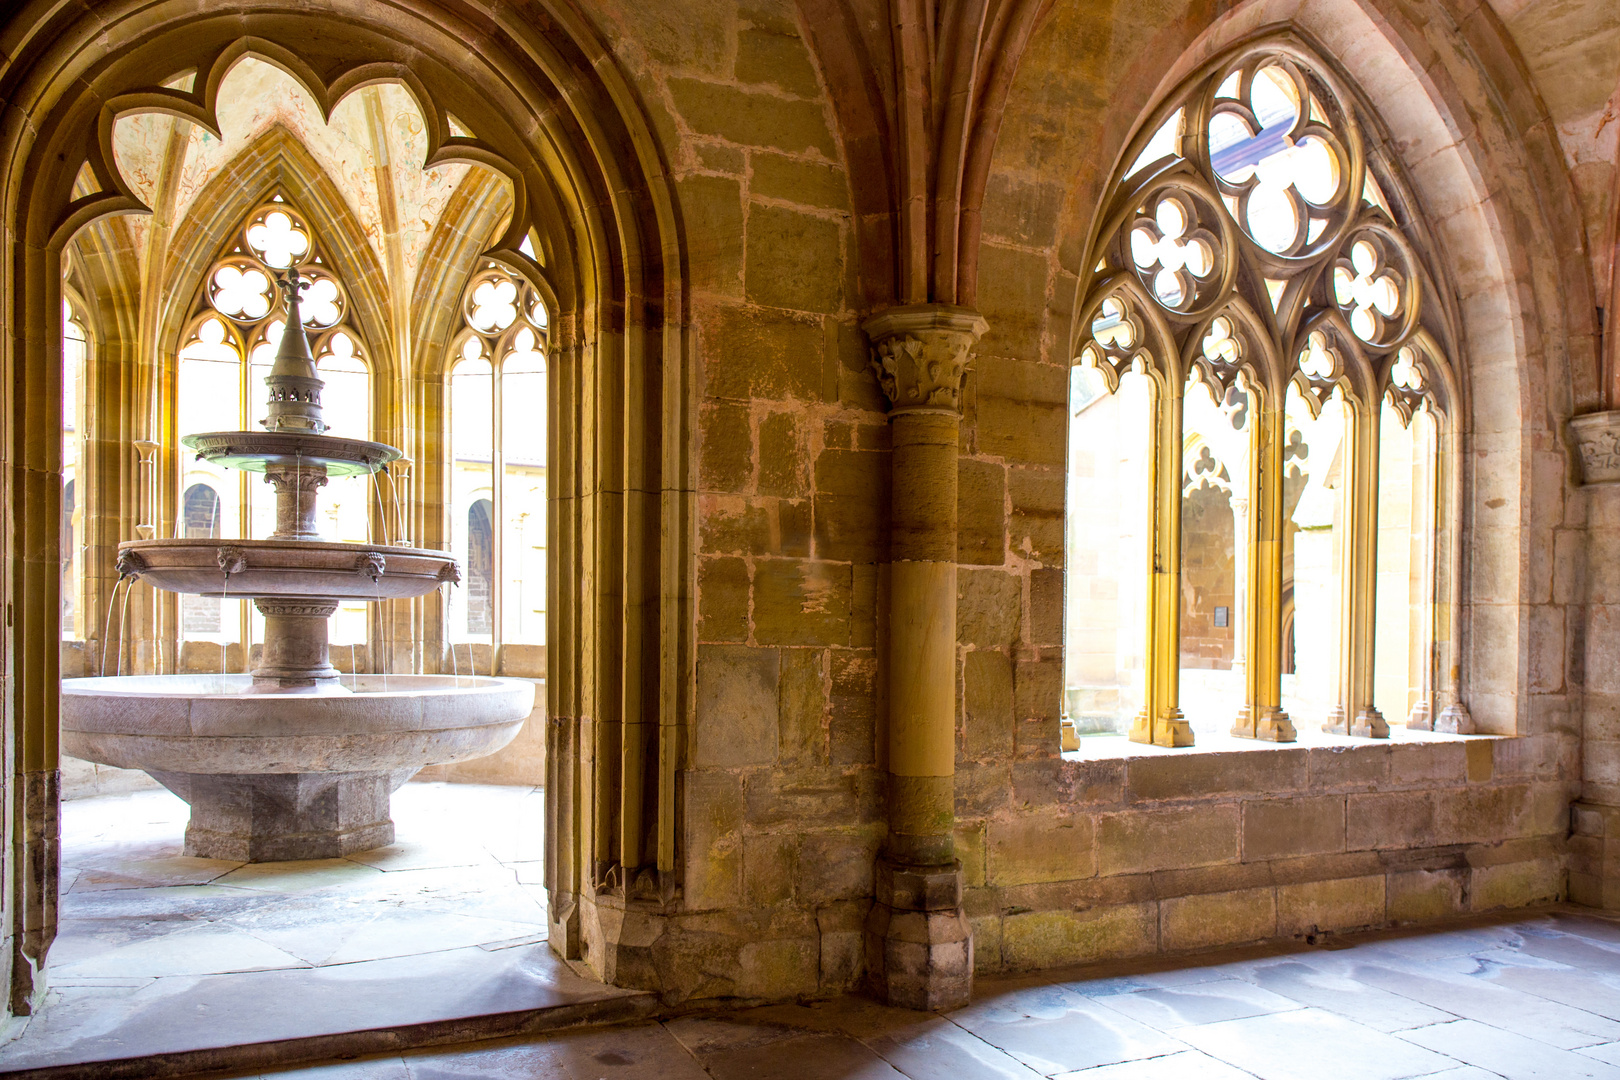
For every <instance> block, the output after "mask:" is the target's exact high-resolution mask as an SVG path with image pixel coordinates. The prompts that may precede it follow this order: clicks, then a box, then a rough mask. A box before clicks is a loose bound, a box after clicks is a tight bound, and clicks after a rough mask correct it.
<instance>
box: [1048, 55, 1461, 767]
mask: <svg viewBox="0 0 1620 1080" xmlns="http://www.w3.org/2000/svg"><path fill="white" fill-rule="evenodd" d="M1364 115H1365V112H1364V110H1363V109H1362V107H1361V106H1360V105H1359V104H1358V103H1357V99H1356V98H1355V97H1354V95H1353V94H1352V93H1351V92H1350V90H1349V89H1348V88H1347V87H1346V86H1344V85H1343V84H1342V83H1341V82H1340V80H1339V79H1338V77H1337V76H1335V75H1334V74H1333V73H1332V71H1331V69H1330V68H1329V67H1328V66H1327V65H1325V64H1323V63H1322V62H1321V61H1319V60H1318V59H1317V58H1315V57H1312V56H1310V55H1309V54H1308V53H1306V52H1305V51H1304V50H1303V49H1301V48H1299V47H1297V46H1296V45H1294V44H1293V43H1291V42H1290V43H1284V42H1280V41H1278V42H1272V43H1262V44H1257V45H1254V46H1251V47H1248V48H1246V49H1245V50H1243V51H1241V52H1239V53H1237V54H1235V55H1233V56H1230V57H1228V58H1227V59H1225V60H1222V61H1217V62H1216V63H1214V64H1212V65H1211V66H1209V67H1207V68H1206V69H1205V70H1204V71H1203V72H1202V73H1200V74H1199V75H1197V76H1195V77H1194V78H1193V79H1192V80H1191V81H1190V82H1189V83H1188V84H1187V85H1185V86H1184V87H1183V88H1182V89H1181V90H1180V91H1179V92H1178V93H1177V94H1176V95H1174V96H1173V97H1172V98H1170V99H1169V100H1168V101H1167V102H1166V103H1165V104H1164V105H1162V106H1161V107H1160V108H1159V109H1158V110H1157V112H1156V114H1155V116H1154V118H1153V119H1152V121H1151V122H1150V123H1149V124H1146V125H1144V126H1143V130H1142V132H1141V133H1140V134H1139V135H1138V136H1137V138H1136V141H1135V143H1134V145H1133V146H1132V147H1131V152H1130V153H1128V154H1127V155H1126V157H1125V160H1127V161H1129V162H1131V164H1130V165H1129V166H1128V167H1126V168H1125V169H1124V170H1123V171H1122V172H1121V174H1120V175H1119V176H1118V178H1117V179H1116V180H1115V182H1114V184H1113V186H1112V188H1111V191H1110V194H1109V195H1108V197H1107V199H1106V201H1105V203H1104V206H1105V210H1104V215H1103V217H1102V219H1101V228H1100V230H1099V232H1098V234H1097V239H1096V241H1095V243H1094V244H1093V247H1092V255H1091V257H1090V259H1089V260H1088V262H1089V263H1090V265H1091V266H1092V268H1093V269H1092V274H1091V278H1090V283H1089V285H1088V286H1087V291H1086V293H1085V296H1084V300H1083V303H1082V307H1081V316H1082V317H1081V320H1080V321H1079V323H1078V324H1077V325H1079V326H1080V327H1083V328H1084V329H1083V332H1082V333H1081V334H1080V335H1079V337H1078V340H1077V341H1076V345H1075V350H1074V355H1075V357H1076V365H1077V368H1076V371H1075V373H1074V377H1073V378H1072V379H1071V396H1070V404H1071V408H1070V413H1071V430H1070V480H1069V523H1070V524H1069V528H1068V545H1069V551H1068V560H1067V564H1066V565H1067V566H1068V588H1067V599H1066V619H1067V629H1066V641H1065V644H1066V649H1065V695H1064V710H1065V719H1066V721H1067V723H1068V724H1069V725H1070V727H1071V730H1073V731H1075V732H1078V733H1081V734H1084V733H1085V732H1087V731H1125V730H1127V729H1128V730H1129V733H1130V735H1131V737H1132V738H1133V739H1135V740H1137V741H1144V742H1154V743H1158V744H1160V745H1169V746H1184V745H1190V744H1191V743H1192V742H1193V740H1194V735H1195V733H1207V734H1214V733H1216V732H1225V731H1227V730H1228V729H1230V731H1231V733H1232V734H1234V735H1240V736H1247V737H1251V738H1262V739H1274V740H1278V741H1291V740H1292V739H1294V738H1295V737H1296V736H1297V728H1296V726H1295V723H1296V721H1297V722H1301V723H1313V724H1320V725H1321V726H1322V727H1323V728H1324V730H1328V731H1335V732H1338V733H1341V734H1356V735H1369V736H1385V735H1387V734H1388V723H1390V722H1407V721H1409V722H1411V723H1412V724H1413V725H1414V726H1424V725H1427V724H1428V723H1429V722H1430V720H1431V717H1432V716H1433V710H1434V705H1435V695H1436V680H1437V678H1438V671H1437V664H1436V661H1435V654H1436V635H1437V633H1438V626H1439V624H1438V623H1437V616H1436V612H1437V610H1438V604H1439V600H1440V598H1439V595H1438V594H1439V587H1440V580H1441V577H1442V576H1443V575H1442V573H1441V568H1442V567H1443V566H1444V564H1445V559H1446V553H1445V552H1443V551H1441V550H1440V548H1439V543H1440V537H1441V536H1442V534H1443V533H1446V532H1447V530H1443V529H1442V528H1440V523H1442V522H1443V521H1444V520H1445V519H1446V516H1447V515H1448V513H1449V510H1448V509H1447V504H1446V503H1444V502H1443V500H1442V496H1443V494H1444V492H1445V490H1446V488H1447V485H1446V484H1445V483H1444V477H1443V475H1442V474H1443V473H1444V472H1445V471H1446V469H1447V468H1449V465H1448V459H1447V457H1446V455H1445V454H1444V453H1443V452H1442V450H1443V447H1444V445H1445V443H1446V433H1447V431H1448V416H1449V415H1450V413H1449V410H1450V407H1451V402H1452V394H1451V392H1450V389H1449V388H1450V387H1451V386H1452V385H1453V382H1452V374H1451V371H1452V368H1451V364H1450V351H1449V348H1448V345H1447V343H1448V342H1449V341H1451V340H1452V338H1451V335H1450V333H1449V329H1448V325H1447V323H1446V319H1445V316H1444V313H1443V311H1442V310H1441V307H1440V305H1438V304H1436V303H1433V302H1432V299H1431V298H1433V297H1435V296H1436V295H1438V291H1437V289H1436V287H1435V282H1436V281H1437V275H1436V274H1435V273H1434V272H1433V271H1432V269H1431V267H1430V266H1429V264H1428V263H1427V260H1426V257H1425V254H1424V252H1425V249H1426V244H1425V241H1424V236H1425V233H1424V229H1423V226H1422V223H1421V222H1420V221H1419V220H1418V218H1417V216H1416V214H1415V212H1414V209H1413V207H1414V204H1413V203H1412V201H1411V200H1410V199H1409V198H1408V197H1407V196H1406V195H1405V193H1404V191H1403V189H1402V187H1401V185H1400V184H1399V182H1398V179H1397V177H1396V176H1395V174H1394V173H1393V171H1392V170H1391V169H1390V168H1389V167H1388V166H1387V164H1386V161H1385V159H1384V158H1383V156H1382V151H1381V149H1380V148H1379V147H1377V146H1375V145H1373V144H1370V143H1369V142H1368V140H1367V137H1366V132H1367V130H1369V125H1366V124H1364V123H1363V122H1362V120H1361V117H1362V116H1364ZM1104 458H1106V459H1107V462H1108V464H1107V467H1106V468H1105V467H1103V466H1102V465H1101V464H1099V461H1100V460H1101V459H1104ZM1136 492H1146V493H1148V494H1147V496H1146V497H1137V496H1136V495H1135V493H1136ZM1102 534H1106V535H1105V536H1104V535H1102ZM1138 538H1140V539H1138ZM1104 541H1106V542H1104ZM1104 562H1107V563H1111V564H1113V566H1114V567H1115V568H1116V569H1115V571H1114V572H1113V573H1111V574H1110V573H1109V572H1107V571H1106V569H1105V568H1104V567H1103V565H1102V564H1103V563H1104ZM1116 585H1117V595H1116V594H1115V593H1114V591H1112V590H1111V589H1110V586H1116ZM1133 592H1134V593H1135V596H1136V598H1135V599H1128V598H1126V594H1127V593H1133ZM1116 639H1117V640H1118V641H1120V642H1124V641H1126V640H1131V641H1133V642H1136V643H1139V644H1138V645H1137V646H1136V647H1135V648H1125V647H1123V646H1122V647H1120V648H1119V649H1118V650H1117V651H1116V652H1115V653H1114V654H1113V655H1114V656H1116V657H1118V659H1117V660H1109V659H1108V651H1107V649H1106V648H1105V647H1102V645H1103V644H1104V643H1106V642H1108V641H1110V640H1116ZM1088 643H1089V647H1088ZM1386 717H1387V718H1388V720H1387V721H1386Z"/></svg>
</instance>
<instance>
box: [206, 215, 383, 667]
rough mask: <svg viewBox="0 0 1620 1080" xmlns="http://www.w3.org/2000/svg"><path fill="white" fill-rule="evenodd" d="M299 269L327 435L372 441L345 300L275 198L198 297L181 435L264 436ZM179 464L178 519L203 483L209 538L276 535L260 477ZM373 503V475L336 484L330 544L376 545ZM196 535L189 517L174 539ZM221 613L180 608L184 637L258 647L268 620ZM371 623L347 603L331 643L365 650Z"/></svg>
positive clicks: (325, 499)
mask: <svg viewBox="0 0 1620 1080" xmlns="http://www.w3.org/2000/svg"><path fill="white" fill-rule="evenodd" d="M293 266H296V267H297V268H298V272H299V274H300V275H301V276H303V277H304V278H305V279H307V280H309V281H310V282H311V285H310V287H309V289H308V290H306V291H305V292H304V294H303V297H302V299H301V309H300V310H301V314H302V317H303V321H304V328H305V332H306V333H308V335H309V338H310V346H311V349H312V351H313V352H314V355H315V359H316V363H317V366H318V367H319V369H320V372H321V377H322V378H323V379H325V380H326V384H327V385H326V389H325V390H323V391H322V394H321V404H322V406H323V409H324V413H325V418H326V423H327V426H328V429H329V430H330V431H331V432H332V433H333V434H335V435H348V436H353V437H357V438H368V439H369V438H371V429H372V421H371V373H370V367H369V365H368V364H367V362H366V359H365V349H364V347H363V345H362V339H361V336H360V333H359V331H358V330H357V329H356V327H355V324H354V321H353V318H352V313H351V311H350V309H349V303H348V297H347V293H346V291H345V289H344V287H343V285H342V283H341V282H340V281H339V280H338V277H337V275H336V273H335V272H334V271H333V270H332V269H331V268H330V267H329V266H328V264H327V260H326V257H325V254H324V252H323V249H322V247H321V243H320V239H319V237H318V236H317V235H316V234H315V232H314V230H313V229H312V228H311V227H310V226H309V224H308V223H307V221H306V219H305V218H304V216H303V215H302V214H301V213H300V212H299V211H298V209H297V208H296V207H294V206H293V205H292V204H291V203H289V202H287V201H286V200H285V199H283V198H282V197H281V196H279V195H277V196H275V197H274V198H273V199H272V200H271V201H270V202H268V203H266V204H264V205H263V206H261V207H259V208H258V209H257V210H255V211H253V212H252V213H250V214H249V215H248V216H247V219H246V220H245V221H244V222H243V224H242V226H241V228H240V229H239V230H238V231H237V233H236V234H235V237H234V239H233V240H232V241H231V243H230V245H229V247H228V250H227V251H226V253H225V254H224V255H223V256H221V257H220V258H219V259H217V260H216V261H215V262H214V264H213V266H212V267H211V268H210V269H209V272H208V276H207V278H206V280H205V281H204V282H203V285H202V287H201V288H200V289H199V295H198V298H197V302H196V306H195V308H194V309H193V313H192V317H191V321H190V322H189V324H188V328H187V330H186V332H185V333H184V335H183V336H182V340H181V347H180V354H179V365H178V377H177V379H176V405H175V420H176V423H175V427H176V431H175V434H176V435H177V436H185V435H192V434H196V433H199V432H207V431H245V430H259V429H260V427H261V426H262V422H263V420H264V419H265V417H266V415H267V413H268V405H267V395H266V390H265V385H264V377H265V376H266V375H268V374H269V373H270V367H271V364H272V362H273V359H274V357H275V354H276V349H277V347H278V346H279V345H280V343H281V337H282V334H283V333H285V332H286V327H287V323H286V313H285V308H284V305H283V301H282V300H281V298H280V296H279V294H278V292H277V289H276V287H275V280H276V276H277V275H278V274H280V273H283V272H285V271H286V270H287V269H288V268H290V267H293ZM181 454H182V462H183V465H182V468H181V470H180V490H181V492H182V493H183V495H184V497H183V498H182V500H181V507H180V512H181V514H182V515H189V512H190V508H189V507H188V506H187V505H186V499H187V498H189V497H190V493H191V492H193V491H194V490H196V489H197V488H198V487H199V485H200V486H202V487H204V488H206V489H207V490H208V491H210V492H212V493H213V495H214V497H215V498H216V500H217V505H216V506H215V511H216V520H217V522H218V526H217V528H216V530H215V531H214V532H212V533H210V534H207V535H214V536H220V537H227V538H229V537H246V538H254V539H263V538H264V537H266V536H269V535H270V533H271V532H273V531H274V529H275V497H274V492H273V491H272V490H271V489H270V488H269V487H268V486H267V485H266V484H265V483H264V482H263V477H261V476H259V475H257V474H253V473H246V472H233V471H230V470H226V469H223V468H221V467H219V466H217V465H213V464H211V463H209V462H204V461H193V460H191V455H190V454H188V453H186V452H185V451H184V450H182V451H181ZM373 499H374V494H373V489H372V481H370V480H369V479H368V478H366V477H344V478H340V479H334V480H331V481H329V482H328V484H327V487H326V488H325V490H324V491H323V493H322V499H321V504H322V508H323V510H324V511H325V514H326V519H325V520H324V521H322V523H321V525H322V528H323V529H324V530H325V532H326V533H327V535H328V536H330V537H331V538H332V539H334V540H344V541H360V542H364V541H366V540H368V539H370V508H371V504H372V501H373ZM189 528H191V522H190V519H189V517H185V518H184V521H183V522H182V523H180V524H179V528H177V532H179V531H180V530H181V529H189ZM216 603H217V601H216ZM225 610H226V612H227V614H226V615H225V616H224V617H222V618H209V617H208V616H206V615H204V614H203V613H202V612H201V609H200V608H199V609H198V610H197V611H196V612H192V613H191V617H190V618H188V617H187V609H186V608H185V606H184V604H182V615H181V635H182V637H189V636H192V635H193V633H195V634H196V635H199V636H201V637H204V638H207V639H210V640H221V641H239V640H245V641H249V642H251V641H252V640H254V639H256V638H257V637H258V636H259V633H260V629H261V622H262V616H260V615H259V614H258V612H257V610H255V609H254V608H253V607H252V605H251V604H243V603H241V602H238V601H234V600H229V599H227V600H226V601H225ZM366 625H367V609H366V605H365V604H362V603H354V604H346V605H344V606H343V607H340V608H339V609H338V612H337V614H336V615H335V616H334V617H333V620H332V623H331V641H332V642H333V643H334V644H355V643H360V642H364V641H365V640H366ZM205 626H211V627H212V628H211V629H204V627H205Z"/></svg>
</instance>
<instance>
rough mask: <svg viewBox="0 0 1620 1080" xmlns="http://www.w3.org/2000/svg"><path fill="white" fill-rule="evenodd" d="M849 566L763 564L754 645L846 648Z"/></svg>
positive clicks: (758, 571) (757, 582)
mask: <svg viewBox="0 0 1620 1080" xmlns="http://www.w3.org/2000/svg"><path fill="white" fill-rule="evenodd" d="M850 602H851V592H850V568H849V564H848V563H829V562H811V561H799V560H790V559H763V560H761V561H759V562H758V563H757V564H756V565H755V567H754V607H753V624H754V639H755V640H756V641H758V642H759V643H760V644H762V645H845V644H848V642H849V610H850Z"/></svg>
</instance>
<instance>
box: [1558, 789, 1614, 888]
mask: <svg viewBox="0 0 1620 1080" xmlns="http://www.w3.org/2000/svg"><path fill="white" fill-rule="evenodd" d="M1569 819H1570V820H1569V823H1570V834H1571V835H1570V838H1569V899H1570V902H1571V903H1575V904H1581V905H1584V906H1585V907H1591V908H1600V909H1602V910H1604V911H1620V806H1604V805H1602V804H1600V803H1588V802H1577V803H1573V804H1571V806H1570V808H1569Z"/></svg>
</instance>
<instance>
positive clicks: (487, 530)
mask: <svg viewBox="0 0 1620 1080" xmlns="http://www.w3.org/2000/svg"><path fill="white" fill-rule="evenodd" d="M462 315H463V326H462V329H461V332H460V333H459V334H458V335H457V336H456V338H455V340H454V342H453V343H452V356H453V357H454V358H455V359H454V363H453V365H452V366H451V368H450V377H449V382H450V394H449V398H450V439H449V446H450V500H449V506H448V511H449V516H450V536H451V545H452V546H451V550H452V551H454V552H455V554H456V557H457V558H458V559H459V560H460V562H461V565H462V567H463V570H464V575H463V580H462V586H461V588H459V589H456V590H453V591H452V594H451V599H450V605H449V624H450V625H449V640H450V641H451V642H452V643H453V644H454V643H487V644H489V645H491V646H493V647H496V648H499V647H500V646H502V645H543V644H545V640H546V345H547V337H548V332H549V329H550V321H549V315H548V313H547V310H546V305H545V301H544V300H543V299H542V298H541V296H540V293H539V291H538V290H536V289H535V288H534V286H533V285H531V284H529V283H528V282H527V281H524V280H523V279H521V278H519V277H517V276H515V275H513V274H510V273H508V272H507V271H506V270H504V269H502V268H501V267H499V266H497V265H495V264H494V263H490V264H487V265H486V266H485V267H484V268H483V269H482V270H481V271H479V272H478V273H477V274H475V275H474V276H473V278H472V280H471V282H469V284H468V286H467V291H466V295H465V298H464V301H463V310H462Z"/></svg>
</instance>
